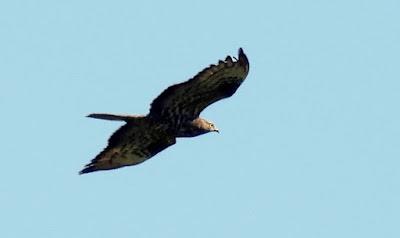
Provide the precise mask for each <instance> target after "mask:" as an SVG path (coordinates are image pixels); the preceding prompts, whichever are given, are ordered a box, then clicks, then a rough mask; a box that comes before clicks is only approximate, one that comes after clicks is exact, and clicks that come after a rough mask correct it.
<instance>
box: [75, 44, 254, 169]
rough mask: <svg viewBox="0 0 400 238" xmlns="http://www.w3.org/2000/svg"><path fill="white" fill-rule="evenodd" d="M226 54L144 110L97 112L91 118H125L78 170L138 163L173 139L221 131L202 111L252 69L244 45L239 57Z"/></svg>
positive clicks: (234, 87) (228, 93)
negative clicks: (138, 113)
mask: <svg viewBox="0 0 400 238" xmlns="http://www.w3.org/2000/svg"><path fill="white" fill-rule="evenodd" d="M233 58H234V59H232V57H230V56H227V57H226V58H225V60H220V61H219V62H218V64H216V65H214V64H212V65H210V66H209V67H207V68H205V69H204V70H202V71H201V72H200V73H198V74H197V75H196V76H194V77H193V78H191V79H189V80H188V81H186V82H183V83H179V84H175V85H172V86H170V87H168V88H167V89H166V90H164V91H163V92H162V93H161V94H160V95H159V96H158V97H157V98H156V99H154V101H153V102H152V103H151V106H150V112H149V113H148V114H147V115H145V116H136V115H114V114H103V113H94V114H90V115H88V117H91V118H97V119H104V120H114V121H125V122H126V124H125V125H123V126H122V127H120V128H119V129H118V130H117V131H116V132H114V134H113V135H112V136H111V137H110V139H109V140H108V146H107V147H106V148H105V149H104V150H103V151H102V152H100V153H99V154H98V155H97V156H96V157H95V158H94V159H93V160H92V161H91V162H90V163H89V164H87V165H86V166H85V167H84V168H83V170H82V171H80V174H85V173H90V172H94V171H99V170H110V169H116V168H121V167H124V166H130V165H136V164H139V163H142V162H144V161H145V160H147V159H150V158H151V157H153V156H154V155H156V154H157V153H159V152H160V151H162V150H164V149H166V148H167V147H169V146H171V145H173V144H175V142H176V138H178V137H194V136H199V135H202V134H205V133H208V132H218V129H217V128H216V126H215V125H214V124H213V123H211V122H209V121H207V120H205V119H203V118H200V117H199V115H200V113H201V111H203V110H204V109H205V108H206V107H207V106H209V105H210V104H212V103H214V102H216V101H218V100H221V99H224V98H227V97H230V96H232V95H233V94H234V93H235V92H236V90H237V89H238V88H239V86H240V85H241V84H242V82H243V81H244V80H245V78H246V76H247V74H248V72H249V61H248V59H247V57H246V55H245V54H244V52H243V50H242V48H240V49H239V59H236V58H235V57H233Z"/></svg>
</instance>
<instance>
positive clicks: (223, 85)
mask: <svg viewBox="0 0 400 238" xmlns="http://www.w3.org/2000/svg"><path fill="white" fill-rule="evenodd" d="M248 72H249V61H248V59H247V57H246V55H245V54H244V52H243V50H242V48H240V49H239V59H238V60H232V58H231V57H230V56H228V57H226V59H225V60H224V61H221V60H220V61H219V62H218V64H217V65H210V66H209V67H208V68H206V69H204V70H203V71H201V72H200V73H198V74H197V75H196V76H195V77H193V78H192V79H189V80H188V81H186V82H183V83H180V84H176V85H172V86H170V87H169V88H167V89H166V90H164V92H162V93H161V94H160V95H159V96H158V97H157V98H156V99H154V101H153V102H152V103H151V107H150V113H149V116H150V117H154V118H158V119H164V120H166V121H169V122H170V123H172V124H175V125H176V124H179V122H182V121H186V120H193V119H195V118H197V117H198V116H199V114H200V112H201V111H202V110H203V109H204V108H206V107H207V106H208V105H210V104H212V103H214V102H216V101H218V100H221V99H223V98H227V97H230V96H232V95H233V94H234V93H235V92H236V90H237V89H238V87H239V86H240V84H241V83H242V82H243V81H244V79H245V78H246V76H247V74H248Z"/></svg>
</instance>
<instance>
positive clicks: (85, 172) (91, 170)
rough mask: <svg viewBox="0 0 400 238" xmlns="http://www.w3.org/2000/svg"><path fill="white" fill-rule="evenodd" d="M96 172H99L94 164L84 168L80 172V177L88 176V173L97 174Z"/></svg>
mask: <svg viewBox="0 0 400 238" xmlns="http://www.w3.org/2000/svg"><path fill="white" fill-rule="evenodd" d="M95 171H98V169H96V167H95V166H94V165H93V164H88V165H86V166H85V168H83V169H82V170H81V171H79V175H82V174H87V173H91V172H95Z"/></svg>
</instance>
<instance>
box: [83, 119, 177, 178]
mask: <svg viewBox="0 0 400 238" xmlns="http://www.w3.org/2000/svg"><path fill="white" fill-rule="evenodd" d="M161 127H162V126H157V125H150V122H149V121H148V120H147V119H146V118H142V119H141V120H136V122H128V123H127V124H125V125H123V126H122V127H121V128H119V129H118V130H117V131H116V132H115V133H114V134H113V135H112V136H111V137H110V139H109V140H108V146H107V147H106V148H105V149H104V150H103V151H102V152H101V153H100V154H98V155H97V156H96V157H95V158H94V159H93V160H92V161H91V162H90V163H89V164H87V165H86V166H85V168H84V169H83V170H82V171H80V172H79V173H80V174H84V173H90V172H94V171H98V170H110V169H116V168H120V167H124V166H129V165H136V164H139V163H142V162H144V161H145V160H147V159H149V158H151V157H152V156H154V155H156V154H157V153H158V152H160V151H162V150H164V149H165V148H167V147H169V146H171V145H173V144H175V137H174V136H171V135H169V134H167V133H166V132H165V130H164V128H161Z"/></svg>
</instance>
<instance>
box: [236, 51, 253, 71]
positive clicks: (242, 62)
mask: <svg viewBox="0 0 400 238" xmlns="http://www.w3.org/2000/svg"><path fill="white" fill-rule="evenodd" d="M238 54H239V60H238V62H239V64H240V65H242V66H244V67H245V68H246V71H249V67H250V65H249V59H248V58H247V56H246V54H245V53H244V51H243V49H242V47H240V48H239V53H238Z"/></svg>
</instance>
